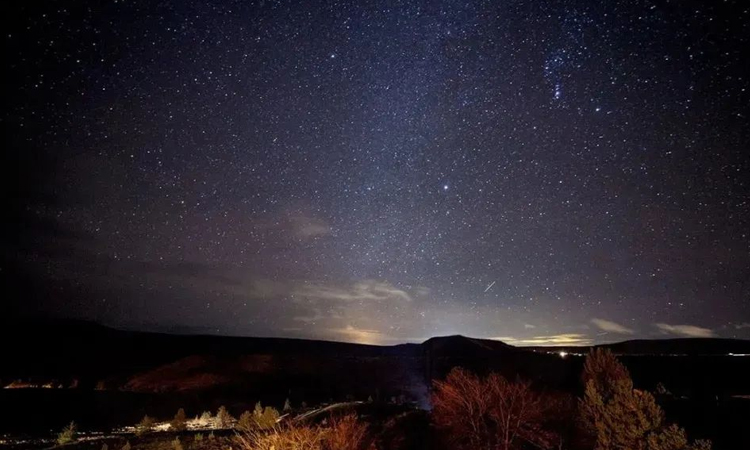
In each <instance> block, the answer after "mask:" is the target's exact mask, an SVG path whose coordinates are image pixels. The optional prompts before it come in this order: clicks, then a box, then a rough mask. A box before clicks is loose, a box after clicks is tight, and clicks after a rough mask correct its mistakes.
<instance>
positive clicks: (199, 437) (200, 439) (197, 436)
mask: <svg viewBox="0 0 750 450" xmlns="http://www.w3.org/2000/svg"><path fill="white" fill-rule="evenodd" d="M194 440H195V442H203V433H196V434H195V437H194Z"/></svg>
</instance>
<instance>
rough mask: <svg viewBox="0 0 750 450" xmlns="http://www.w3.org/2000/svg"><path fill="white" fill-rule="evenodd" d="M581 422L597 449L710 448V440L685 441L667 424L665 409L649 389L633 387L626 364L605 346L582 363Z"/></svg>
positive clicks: (700, 449)
mask: <svg viewBox="0 0 750 450" xmlns="http://www.w3.org/2000/svg"><path fill="white" fill-rule="evenodd" d="M582 379H583V382H584V385H585V393H584V396H583V398H582V399H581V400H580V401H579V411H580V416H581V423H582V424H583V425H584V427H585V431H586V432H587V433H588V434H589V435H590V436H591V438H592V440H593V441H594V448H595V449H596V450H615V449H622V448H627V449H632V450H710V448H711V443H710V442H709V441H696V442H694V443H692V444H690V443H689V442H688V439H687V437H686V435H685V430H683V429H682V428H680V427H678V426H677V425H671V426H666V425H665V423H664V420H665V417H664V411H662V409H661V408H660V407H659V405H657V404H656V400H655V399H654V396H653V395H651V394H650V393H649V392H646V391H641V390H638V389H634V387H633V380H632V379H631V378H630V374H629V373H628V371H627V369H626V368H625V366H623V365H622V363H620V361H618V360H617V358H616V357H615V356H614V355H613V354H612V353H611V352H610V351H609V350H607V349H594V350H593V351H592V352H591V353H590V354H589V355H588V356H587V357H586V363H585V364H584V371H583V375H582Z"/></svg>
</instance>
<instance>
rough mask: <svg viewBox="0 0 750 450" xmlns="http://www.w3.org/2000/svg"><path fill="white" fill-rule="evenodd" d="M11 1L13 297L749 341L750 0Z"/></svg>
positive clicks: (438, 331) (129, 324)
mask: <svg viewBox="0 0 750 450" xmlns="http://www.w3.org/2000/svg"><path fill="white" fill-rule="evenodd" d="M4 8H5V9H7V8H9V7H8V6H4ZM14 8H15V10H14V11H6V14H4V16H6V17H11V18H14V19H13V20H12V21H11V22H10V23H9V24H8V25H7V26H6V27H5V30H6V31H5V32H4V36H3V40H4V55H5V56H4V61H5V62H4V72H5V73H6V76H7V77H8V78H9V80H10V81H9V82H7V83H6V84H4V86H3V98H4V101H3V103H4V108H3V113H2V127H3V134H4V135H5V136H6V142H7V144H6V149H5V151H4V153H6V155H5V156H4V158H6V159H7V164H4V166H5V167H6V172H7V174H6V176H5V180H4V183H5V184H6V185H7V186H6V187H5V189H4V190H5V192H6V195H7V193H10V195H7V201H6V215H7V217H8V219H6V223H5V225H4V231H3V240H4V248H5V250H4V252H3V260H2V262H3V267H2V274H3V279H4V283H9V289H13V290H17V291H18V292H19V293H18V294H17V295H16V296H14V297H13V298H12V299H11V300H8V301H6V308H9V310H10V311H11V312H12V313H19V314H24V315H28V314H31V315H38V314H47V315H50V314H51V315H53V316H56V317H73V318H83V319H89V320H96V321H99V322H103V323H106V324H110V325H114V326H118V327H125V328H133V329H144V330H158V331H173V332H174V331H177V332H202V333H219V334H232V335H263V336H288V337H308V338H322V339H333V340H345V341H355V342H366V343H378V344H389V343H396V342H404V341H414V340H421V339H424V338H427V337H429V336H433V335H445V334H455V333H460V334H465V335H471V336H477V337H493V338H500V339H503V340H506V341H508V342H511V343H517V344H529V343H589V342H605V341H615V340H623V339H630V338H642V337H663V336H671V337H675V336H724V337H748V338H750V281H749V280H750V236H748V229H750V204H749V203H748V201H749V200H748V199H749V198H750V187H749V185H748V183H749V182H748V180H750V155H749V153H750V150H749V149H748V142H749V138H750V133H748V131H750V127H749V126H748V117H749V115H750V111H749V109H750V108H749V107H748V105H750V93H749V92H748V77H749V76H750V70H748V68H747V67H748V66H747V61H748V60H750V54H749V53H750V51H749V49H750V42H749V41H750V39H748V36H749V35H750V30H749V29H748V27H749V25H748V24H749V23H750V7H749V6H748V5H746V4H745V3H744V2H740V1H736V2H733V1H726V2H721V3H719V2H690V1H688V2H665V1H654V2H650V1H631V2H614V1H610V2H592V1H588V0H585V1H584V0H582V1H573V0H570V1H567V0H566V1H552V2H539V1H532V0H523V1H502V2H501V1H484V2H481V1H466V2H459V1H430V2H406V1H404V2H369V1H356V2H347V3H344V2H336V3H326V2H271V1H266V2H249V1H238V2H230V1H179V2H178V1H175V2H158V3H157V2H149V1H143V2H137V1H114V2H91V3H90V4H86V3H85V2H80V1H74V2H57V3H54V4H53V3H52V2H49V3H48V4H43V5H35V6H17V7H14Z"/></svg>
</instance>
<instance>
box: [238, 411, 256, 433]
mask: <svg viewBox="0 0 750 450" xmlns="http://www.w3.org/2000/svg"><path fill="white" fill-rule="evenodd" d="M254 425H255V421H253V414H252V413H251V412H250V411H245V412H243V413H242V414H241V415H240V418H239V420H238V421H237V423H236V424H235V428H237V429H238V430H240V431H250V430H251V429H252V428H254Z"/></svg>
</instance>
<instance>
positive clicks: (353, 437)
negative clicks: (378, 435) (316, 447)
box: [325, 414, 370, 450]
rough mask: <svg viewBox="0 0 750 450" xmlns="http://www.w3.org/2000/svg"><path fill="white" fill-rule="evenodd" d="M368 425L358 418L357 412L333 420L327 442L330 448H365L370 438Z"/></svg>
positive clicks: (358, 449) (326, 438)
mask: <svg viewBox="0 0 750 450" xmlns="http://www.w3.org/2000/svg"><path fill="white" fill-rule="evenodd" d="M368 434H369V433H368V430H367V425H366V424H364V423H362V422H360V421H359V420H357V416H356V415H355V414H349V415H347V416H344V417H342V418H339V419H332V420H331V429H330V430H329V431H328V433H327V435H326V437H325V442H326V448H328V449H332V450H333V449H346V450H364V449H366V448H367V447H368V444H369V442H370V438H369V436H368Z"/></svg>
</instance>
